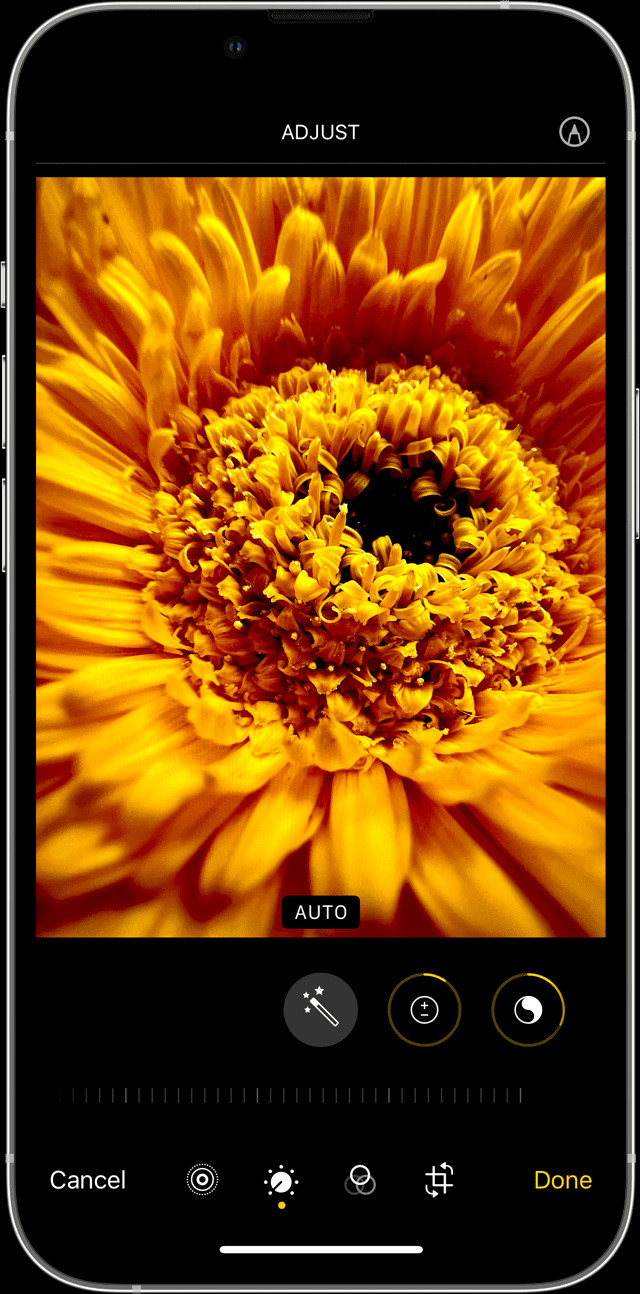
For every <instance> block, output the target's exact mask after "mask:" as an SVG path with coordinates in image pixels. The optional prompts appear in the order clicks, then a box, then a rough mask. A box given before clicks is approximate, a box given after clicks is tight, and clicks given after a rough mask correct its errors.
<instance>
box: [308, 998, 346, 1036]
mask: <svg viewBox="0 0 640 1294" xmlns="http://www.w3.org/2000/svg"><path fill="white" fill-rule="evenodd" d="M311 1005H312V1006H314V1007H315V1008H316V1011H319V1012H320V1015H323V1016H324V1018H325V1020H328V1021H329V1024H332V1025H334V1026H335V1027H336V1028H337V1026H338V1025H339V1024H340V1021H339V1020H336V1017H335V1015H332V1014H331V1012H330V1011H327V1008H326V1006H323V1005H322V1003H321V1002H319V1001H318V999H317V997H312V998H311Z"/></svg>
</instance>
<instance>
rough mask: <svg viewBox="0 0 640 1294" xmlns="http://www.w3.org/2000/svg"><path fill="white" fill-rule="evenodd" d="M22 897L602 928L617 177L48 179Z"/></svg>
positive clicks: (93, 907)
mask: <svg viewBox="0 0 640 1294" xmlns="http://www.w3.org/2000/svg"><path fill="white" fill-rule="evenodd" d="M37 252H38V275H37V291H38V297H37V303H38V304H37V320H36V322H37V379H38V406H37V408H38V415H37V416H38V432H37V436H38V444H37V449H38V466H37V474H38V490H37V507H38V511H37V524H38V568H37V615H38V626H39V632H38V679H39V684H40V686H39V687H38V691H37V712H38V744H37V751H38V778H39V780H38V793H39V799H38V833H39V835H38V852H37V869H38V899H39V927H38V929H39V931H40V933H43V934H56V935H76V936H87V935H96V936H105V935H117V936H129V935H137V936H162V937H166V936H182V935H203V936H228V935H259V936H271V935H279V934H282V933H283V932H282V929H281V926H280V920H279V905H280V898H281V896H282V895H283V894H285V893H297V894H303V893H312V894H357V895H359V896H360V899H361V907H362V926H361V929H360V931H359V933H360V934H361V935H362V934H364V935H402V934H418V935H438V934H440V935H448V936H460V935H474V936H477V935H485V936H490V935H499V936H515V935H528V936H539V935H565V936H566V935H574V936H575V935H585V934H586V935H602V934H603V933H604V917H605V912H604V792H603V778H604V745H603V741H604V737H603V727H604V703H603V696H604V681H603V679H604V607H603V593H604V470H605V458H604V372H605V369H604V365H605V351H604V317H605V306H604V301H605V297H604V275H603V268H604V180H601V179H597V178H596V179H592V180H586V179H566V178H545V177H543V178H539V179H536V180H533V179H522V178H512V177H505V178H500V179H493V180H492V179H465V178H442V177H439V178H438V177H437V178H402V179H387V178H382V179H371V178H344V179H339V178H333V177H332V178H326V179H322V178H294V179H291V178H285V179H270V178H263V179H260V178H257V179H206V180H205V179H200V178H193V179H189V178H186V179H185V178H182V177H178V178H175V177H173V178H161V179H148V178H147V179H145V178H135V179H124V178H116V179H107V178H100V179H94V178H82V179H79V178H71V179H53V178H47V179H43V180H41V181H40V184H39V190H38V247H37Z"/></svg>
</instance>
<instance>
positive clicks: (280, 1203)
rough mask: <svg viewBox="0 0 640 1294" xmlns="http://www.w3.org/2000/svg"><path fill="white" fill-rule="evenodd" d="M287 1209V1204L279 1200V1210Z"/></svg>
mask: <svg viewBox="0 0 640 1294" xmlns="http://www.w3.org/2000/svg"><path fill="white" fill-rule="evenodd" d="M286 1207H287V1206H286V1204H285V1202H284V1200H278V1208H279V1209H286Z"/></svg>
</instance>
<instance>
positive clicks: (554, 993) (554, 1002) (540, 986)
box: [491, 971, 564, 1047]
mask: <svg viewBox="0 0 640 1294" xmlns="http://www.w3.org/2000/svg"><path fill="white" fill-rule="evenodd" d="M491 1018H492V1020H493V1023H494V1024H495V1026H496V1029H497V1030H498V1033H499V1034H501V1035H502V1037H503V1038H506V1040H507V1042H512V1043H514V1044H515V1045H516V1046H517V1047H539V1046H541V1044H542V1043H543V1042H549V1041H550V1039H551V1038H553V1037H555V1035H556V1034H557V1032H558V1029H559V1028H560V1025H561V1024H562V1022H563V1020H564V998H563V996H562V993H561V992H560V989H559V988H558V987H557V985H556V984H554V983H553V981H552V980H550V979H547V977H546V976H545V975H537V974H536V973H535V972H534V971H527V972H526V973H524V974H522V975H512V976H511V978H510V979H507V980H505V981H504V984H501V985H500V988H499V989H498V991H497V992H496V994H495V996H494V999H493V1002H492V1003H491Z"/></svg>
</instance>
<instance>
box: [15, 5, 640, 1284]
mask: <svg viewBox="0 0 640 1294" xmlns="http://www.w3.org/2000/svg"><path fill="white" fill-rule="evenodd" d="M581 8H582V9H583V10H585V11H587V12H589V13H590V14H592V16H594V17H595V18H596V19H597V20H598V21H601V22H602V23H603V25H604V26H605V27H606V28H607V29H608V30H609V31H610V32H611V34H612V35H613V36H614V37H615V38H616V39H617V40H618V42H619V43H620V45H621V47H622V49H623V51H624V52H625V54H626V56H627V59H628V60H630V59H631V52H632V49H633V44H632V41H631V39H630V33H628V32H627V31H626V30H625V25H624V20H625V15H624V13H622V12H621V11H620V10H617V11H616V12H615V13H614V12H612V11H611V10H610V9H609V7H607V6H604V5H601V6H596V5H594V4H589V5H588V6H587V5H582V6H581ZM57 10H58V7H57V6H52V5H35V4H30V5H27V6H21V7H20V10H19V12H17V11H16V10H15V9H14V10H13V11H12V13H11V24H12V33H11V37H10V39H7V41H6V43H5V47H4V53H3V61H4V62H5V64H6V66H7V71H8V70H9V68H10V66H11V62H12V60H13V58H14V57H15V54H16V53H17V51H18V49H19V47H20V45H21V44H22V42H23V41H24V39H26V38H27V37H28V36H29V34H30V33H31V32H32V31H33V30H34V28H35V27H36V26H38V25H39V23H40V22H42V21H44V20H46V18H47V17H49V16H50V15H51V14H53V13H55V12H57ZM462 21H464V19H463V17H462V16H461V22H462ZM633 70H634V69H633V66H632V74H633ZM517 101H518V96H517V94H515V95H514V96H513V98H512V99H510V98H509V97H508V96H507V97H505V99H504V101H503V110H504V109H505V107H506V108H507V110H508V109H509V106H510V104H511V105H513V107H514V110H515V106H516V105H517ZM323 115H324V116H325V117H326V116H329V117H331V114H326V113H324V114H323V113H322V112H320V110H318V116H319V117H322V116H323ZM67 946H68V947H70V945H67ZM601 946H602V945H601ZM95 947H96V950H97V944H96V945H95ZM484 951H486V949H485V950H484ZM163 952H164V949H163ZM449 955H450V956H451V954H449ZM438 956H439V958H440V950H438ZM500 956H501V960H502V962H503V963H505V964H507V967H508V962H509V955H508V952H507V949H506V948H505V946H504V941H502V949H501V950H500ZM397 960H398V964H399V966H400V970H401V972H404V968H405V965H406V957H404V958H401V957H400V956H398V959H397ZM539 960H540V959H539V958H538V961H539ZM548 961H549V958H548V957H547V964H548ZM440 962H442V959H441V958H440ZM334 966H335V961H334V959H333V957H332V969H333V967H334ZM521 968H523V967H522V966H521V958H520V959H519V960H518V963H517V964H516V965H514V969H515V970H519V969H521ZM160 969H161V968H160V967H158V968H157V971H156V972H155V973H156V974H158V973H160ZM336 969H338V973H339V968H338V967H336ZM531 969H535V967H533V966H532V967H531ZM296 973H299V971H298V970H296ZM508 973H510V970H509V968H507V970H506V971H505V975H506V974H508ZM345 977H346V978H349V979H350V981H351V982H353V978H354V977H353V974H351V975H349V974H348V973H346V972H345ZM292 978H295V976H294V975H291V976H290V979H292ZM392 978H393V977H392ZM397 978H401V975H400V974H399V975H398V976H397ZM493 978H494V979H495V974H494V976H493ZM559 978H560V976H559ZM489 979H490V976H489V977H488V979H487V983H488V982H489ZM491 982H492V983H493V980H491ZM494 987H495V985H494ZM58 1023H60V1022H58ZM55 1026H56V1022H55V1020H53V1021H52V1027H54V1028H55ZM492 1041H494V1040H492ZM399 1045H400V1044H399ZM45 1050H46V1049H45ZM454 1060H455V1056H452V1064H453V1062H454ZM632 1243H633V1241H632V1240H631V1237H628V1238H627V1240H626V1242H625V1244H624V1246H623V1248H622V1252H619V1253H618V1254H616V1255H615V1256H614V1258H613V1260H612V1262H611V1263H610V1264H609V1265H608V1266H607V1267H606V1268H605V1269H604V1270H603V1271H602V1272H600V1273H598V1274H597V1275H596V1276H595V1277H593V1278H591V1282H590V1289H594V1290H601V1291H605V1290H608V1289H612V1290H613V1289H617V1288H619V1287H620V1284H621V1280H622V1275H621V1270H622V1268H623V1267H624V1265H625V1261H628V1259H629V1257H630V1256H631V1255H630V1252H629V1250H630V1245H631V1244H632ZM12 1251H13V1254H14V1257H15V1260H16V1263H17V1273H19V1275H17V1280H18V1281H19V1284H20V1287H21V1288H23V1289H39V1288H41V1287H42V1286H44V1285H45V1284H46V1285H47V1286H48V1287H50V1285H51V1282H50V1281H49V1279H48V1278H46V1277H45V1276H44V1275H42V1274H41V1273H39V1272H38V1271H37V1270H36V1269H35V1268H34V1267H33V1265H32V1264H31V1263H30V1261H29V1260H28V1259H27V1257H26V1256H25V1255H23V1254H22V1252H21V1251H20V1250H19V1249H18V1246H17V1243H16V1241H15V1239H12Z"/></svg>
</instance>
